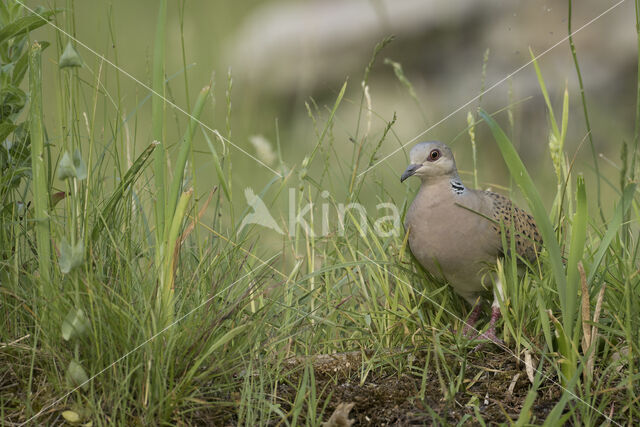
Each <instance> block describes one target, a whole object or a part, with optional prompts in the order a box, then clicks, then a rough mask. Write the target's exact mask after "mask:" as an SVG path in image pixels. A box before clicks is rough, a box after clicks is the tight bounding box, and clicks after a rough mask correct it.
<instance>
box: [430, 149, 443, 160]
mask: <svg viewBox="0 0 640 427" xmlns="http://www.w3.org/2000/svg"><path fill="white" fill-rule="evenodd" d="M439 158H440V150H431V152H430V153H429V159H428V160H429V161H431V162H433V161H435V160H438V159H439Z"/></svg>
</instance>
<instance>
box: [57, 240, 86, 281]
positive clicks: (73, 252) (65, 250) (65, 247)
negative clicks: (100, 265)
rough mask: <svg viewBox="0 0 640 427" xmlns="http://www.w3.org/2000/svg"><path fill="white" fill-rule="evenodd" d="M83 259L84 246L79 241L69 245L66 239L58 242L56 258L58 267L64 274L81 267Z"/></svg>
mask: <svg viewBox="0 0 640 427" xmlns="http://www.w3.org/2000/svg"><path fill="white" fill-rule="evenodd" d="M83 259H84V244H83V243H82V239H80V240H79V241H78V242H77V243H76V244H74V245H70V244H69V243H68V242H67V239H62V242H60V258H58V266H59V267H60V271H61V272H62V273H64V274H67V273H69V272H70V271H71V270H73V269H74V268H76V267H79V266H80V265H82V261H83Z"/></svg>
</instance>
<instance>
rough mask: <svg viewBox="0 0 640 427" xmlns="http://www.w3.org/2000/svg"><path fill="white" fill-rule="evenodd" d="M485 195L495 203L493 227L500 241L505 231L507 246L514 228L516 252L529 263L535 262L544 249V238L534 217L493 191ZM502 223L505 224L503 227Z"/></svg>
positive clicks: (493, 207)
mask: <svg viewBox="0 0 640 427" xmlns="http://www.w3.org/2000/svg"><path fill="white" fill-rule="evenodd" d="M484 193H485V194H486V195H487V196H488V197H489V198H490V199H491V201H492V203H493V206H492V212H491V214H492V216H493V219H494V222H492V225H491V226H492V228H493V230H494V231H495V232H496V233H498V236H499V237H500V241H502V230H503V229H504V230H505V233H506V234H507V236H506V237H507V239H506V240H507V244H509V242H510V240H509V238H510V234H511V229H512V227H513V230H514V231H515V245H516V252H517V253H518V255H519V256H521V257H522V258H524V259H526V260H527V261H529V262H535V260H536V258H537V255H538V253H539V252H540V249H541V248H542V237H541V236H540V232H539V231H538V227H537V226H536V222H535V220H534V219H533V216H531V215H530V214H529V213H528V212H526V211H524V210H523V209H520V208H518V207H517V206H515V205H514V204H513V203H512V202H511V200H509V199H508V198H507V197H505V196H503V195H501V194H497V193H493V192H491V191H485V192H484ZM501 223H502V224H503V225H502V226H501ZM512 224H513V225H512Z"/></svg>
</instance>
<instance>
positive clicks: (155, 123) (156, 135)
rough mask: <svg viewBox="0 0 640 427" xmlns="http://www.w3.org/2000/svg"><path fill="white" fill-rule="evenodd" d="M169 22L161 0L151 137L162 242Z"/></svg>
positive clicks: (155, 54)
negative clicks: (155, 145) (167, 27)
mask: <svg viewBox="0 0 640 427" xmlns="http://www.w3.org/2000/svg"><path fill="white" fill-rule="evenodd" d="M166 21H167V0H160V10H159V11H158V21H157V24H156V38H155V42H154V48H153V83H152V88H153V91H154V92H155V93H154V97H153V99H152V100H151V136H152V138H153V140H154V141H157V142H158V143H159V144H158V147H157V148H156V150H155V153H154V175H155V182H156V233H157V235H158V239H157V241H158V242H160V241H162V237H163V236H162V233H163V232H164V222H165V218H164V212H165V208H166V207H165V191H166V190H165V143H164V140H163V129H164V54H165V29H166Z"/></svg>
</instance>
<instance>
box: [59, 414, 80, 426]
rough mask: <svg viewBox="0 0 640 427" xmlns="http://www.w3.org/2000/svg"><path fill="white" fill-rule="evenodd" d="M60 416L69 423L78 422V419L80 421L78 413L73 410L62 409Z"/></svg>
mask: <svg viewBox="0 0 640 427" xmlns="http://www.w3.org/2000/svg"><path fill="white" fill-rule="evenodd" d="M62 418H64V419H65V421H66V422H68V423H70V424H78V423H79V422H80V421H82V418H80V415H78V413H77V412H74V411H63V412H62Z"/></svg>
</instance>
